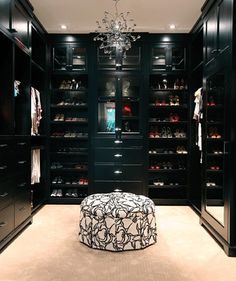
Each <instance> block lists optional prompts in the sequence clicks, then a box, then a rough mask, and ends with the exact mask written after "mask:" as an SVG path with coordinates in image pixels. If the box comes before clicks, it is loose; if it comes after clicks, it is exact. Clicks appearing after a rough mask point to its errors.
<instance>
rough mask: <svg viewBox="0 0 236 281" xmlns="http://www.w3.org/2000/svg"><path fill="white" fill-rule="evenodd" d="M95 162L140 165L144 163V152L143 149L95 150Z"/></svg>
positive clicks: (110, 148) (111, 148)
mask: <svg viewBox="0 0 236 281" xmlns="http://www.w3.org/2000/svg"><path fill="white" fill-rule="evenodd" d="M95 162H115V163H116V162H122V163H124V164H139V163H142V162H143V150H142V147H135V148H133V147H131V148H114V147H108V148H102V147H99V148H97V149H96V150H95Z"/></svg>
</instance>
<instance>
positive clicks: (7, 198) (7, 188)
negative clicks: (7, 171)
mask: <svg viewBox="0 0 236 281" xmlns="http://www.w3.org/2000/svg"><path fill="white" fill-rule="evenodd" d="M13 188H14V182H12V181H10V180H9V181H6V182H2V183H1V184H0V210H1V209H3V208H5V207H6V206H8V205H9V204H10V203H12V202H13Z"/></svg>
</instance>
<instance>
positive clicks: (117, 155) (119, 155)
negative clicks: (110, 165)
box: [114, 153, 123, 158]
mask: <svg viewBox="0 0 236 281" xmlns="http://www.w3.org/2000/svg"><path fill="white" fill-rule="evenodd" d="M114 157H116V158H121V157H123V155H122V154H120V153H116V154H114Z"/></svg>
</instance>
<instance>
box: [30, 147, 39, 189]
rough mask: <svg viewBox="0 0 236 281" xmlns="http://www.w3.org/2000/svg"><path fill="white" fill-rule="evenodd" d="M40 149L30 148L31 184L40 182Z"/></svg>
mask: <svg viewBox="0 0 236 281" xmlns="http://www.w3.org/2000/svg"><path fill="white" fill-rule="evenodd" d="M40 176H41V168H40V149H32V150H31V184H35V183H40Z"/></svg>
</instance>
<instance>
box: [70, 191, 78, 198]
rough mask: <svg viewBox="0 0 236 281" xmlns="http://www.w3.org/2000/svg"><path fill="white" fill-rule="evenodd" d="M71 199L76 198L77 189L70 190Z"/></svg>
mask: <svg viewBox="0 0 236 281" xmlns="http://www.w3.org/2000/svg"><path fill="white" fill-rule="evenodd" d="M71 197H78V193H77V189H72V191H71Z"/></svg>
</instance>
